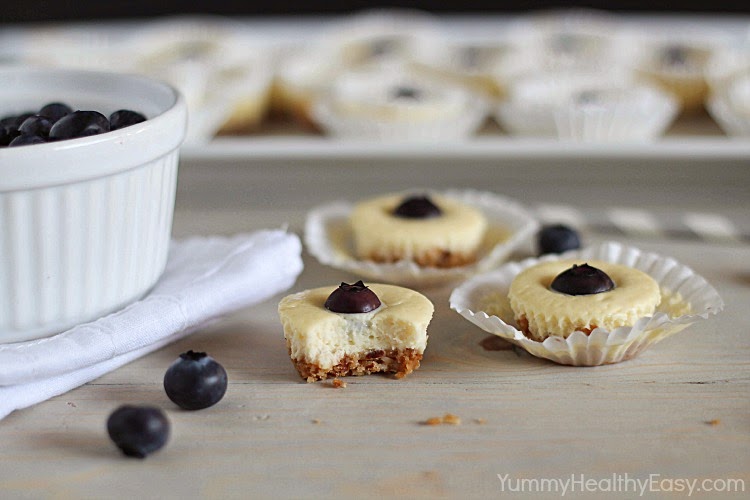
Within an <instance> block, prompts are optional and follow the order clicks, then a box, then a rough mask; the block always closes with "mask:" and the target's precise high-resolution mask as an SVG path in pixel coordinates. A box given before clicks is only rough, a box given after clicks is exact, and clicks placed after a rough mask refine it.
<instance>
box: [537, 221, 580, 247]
mask: <svg viewBox="0 0 750 500" xmlns="http://www.w3.org/2000/svg"><path fill="white" fill-rule="evenodd" d="M537 248H538V250H539V255H544V254H547V253H563V252H566V251H568V250H575V249H577V248H581V238H580V237H579V235H578V232H577V231H576V230H575V229H572V228H571V227H568V226H566V225H563V224H554V225H551V226H544V227H543V228H542V229H541V230H540V231H539V233H537Z"/></svg>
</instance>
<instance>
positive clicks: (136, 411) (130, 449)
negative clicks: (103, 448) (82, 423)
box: [107, 405, 169, 458]
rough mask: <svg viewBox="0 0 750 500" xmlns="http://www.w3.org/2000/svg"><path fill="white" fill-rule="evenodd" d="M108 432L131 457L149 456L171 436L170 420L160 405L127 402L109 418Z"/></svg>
mask: <svg viewBox="0 0 750 500" xmlns="http://www.w3.org/2000/svg"><path fill="white" fill-rule="evenodd" d="M107 433H108V434H109V437H110V438H111V439H112V441H114V443H115V444H116V445H117V447H118V448H120V450H122V452H123V453H124V454H125V455H127V456H129V457H137V458H145V457H146V456H147V455H148V454H150V453H153V452H155V451H156V450H158V449H160V448H161V447H163V446H164V445H165V444H166V443H167V440H168V439H169V420H167V417H166V415H164V412H162V411H161V410H160V409H159V408H155V407H152V406H130V405H124V406H120V407H119V408H117V409H116V410H115V411H114V412H112V414H111V415H110V416H109V418H108V419H107Z"/></svg>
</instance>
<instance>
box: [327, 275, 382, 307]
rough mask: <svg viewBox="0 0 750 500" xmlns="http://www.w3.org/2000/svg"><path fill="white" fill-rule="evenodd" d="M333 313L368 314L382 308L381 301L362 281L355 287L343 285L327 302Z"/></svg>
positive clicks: (355, 284)
mask: <svg viewBox="0 0 750 500" xmlns="http://www.w3.org/2000/svg"><path fill="white" fill-rule="evenodd" d="M324 307H325V308H326V309H328V310H329V311H331V312H335V313H344V314H357V313H368V312H370V311H374V310H375V309H377V308H378V307H380V299H379V298H378V296H377V295H375V292H373V291H372V290H370V289H369V288H367V286H366V285H365V284H364V283H362V280H359V281H357V282H356V283H354V284H353V285H350V284H348V283H341V285H339V287H338V288H337V289H336V290H334V291H333V292H332V293H331V295H329V296H328V298H327V299H326V301H325V304H324Z"/></svg>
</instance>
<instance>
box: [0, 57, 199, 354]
mask: <svg viewBox="0 0 750 500" xmlns="http://www.w3.org/2000/svg"><path fill="white" fill-rule="evenodd" d="M0 82H2V89H0V114H2V115H3V116H5V115H11V114H14V113H21V112H24V111H27V110H33V109H39V108H40V107H41V106H43V105H44V104H46V103H49V102H54V101H61V102H65V103H67V104H69V105H70V106H72V107H74V108H77V109H91V110H96V111H99V112H101V113H103V114H105V115H106V116H108V115H109V113H111V112H113V111H115V110H118V109H123V108H125V109H132V110H135V111H139V112H141V113H143V114H144V115H145V116H146V117H147V120H146V121H145V122H143V123H140V124H137V125H133V126H130V127H126V128H123V129H120V130H117V131H113V132H108V133H105V134H100V135H95V136H91V137H85V138H79V139H71V140H67V141H60V142H53V143H46V144H35V145H31V146H21V147H14V148H0V228H2V230H0V343H6V342H18V341H24V340H30V339H34V338H40V337H44V336H48V335H52V334H54V333H57V332H61V331H64V330H66V329H67V328H69V327H71V326H73V325H76V324H79V323H82V322H86V321H91V320H94V319H96V318H98V317H101V316H103V315H106V314H108V313H110V312H112V311H115V310H118V309H120V308H122V307H123V306H124V305H126V304H128V303H129V302H132V301H133V300H136V299H137V298H139V297H140V296H142V295H143V294H144V293H146V292H147V291H148V290H149V289H150V288H151V287H152V286H153V285H154V283H155V282H156V280H157V279H158V278H159V276H160V275H161V273H162V271H163V270H164V266H165V264H166V260H167V252H168V250H169V239H170V233H171V228H172V213H173V210H174V196H175V187H176V183H177V182H176V181H177V160H178V151H179V146H180V144H181V143H182V141H183V139H184V137H185V127H186V119H187V110H186V106H185V103H184V100H183V98H182V97H181V96H180V94H179V93H178V92H176V91H175V90H174V89H172V88H171V87H169V86H168V85H165V84H163V83H159V82H155V81H152V80H149V79H146V78H143V77H138V76H130V75H122V74H120V75H117V74H109V73H96V72H87V71H75V70H60V69H41V68H39V69H37V68H3V69H0Z"/></svg>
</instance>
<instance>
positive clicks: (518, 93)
mask: <svg viewBox="0 0 750 500" xmlns="http://www.w3.org/2000/svg"><path fill="white" fill-rule="evenodd" d="M625 81H628V76H627V75H625V74H622V73H619V72H617V71H613V72H611V73H609V74H601V73H591V72H577V71H576V72H567V71H566V72H552V73H548V72H541V73H535V74H532V75H527V76H525V77H523V78H522V79H520V80H518V81H516V82H515V83H514V84H513V85H512V86H511V88H510V95H509V96H508V98H507V100H505V101H503V102H501V103H500V104H499V105H498V106H497V107H496V108H495V114H494V116H495V119H496V120H497V121H498V123H499V124H500V125H501V126H502V127H503V128H504V129H505V130H506V131H507V132H508V133H510V134H513V135H521V136H536V137H557V135H558V127H557V125H556V122H555V120H556V116H557V114H558V112H559V110H560V109H561V108H563V107H564V106H566V105H567V104H568V103H569V102H570V99H571V96H572V95H573V94H574V93H576V92H577V91H579V90H581V89H586V88H606V87H609V86H615V85H617V86H622V85H623V83H622V82H625Z"/></svg>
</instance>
